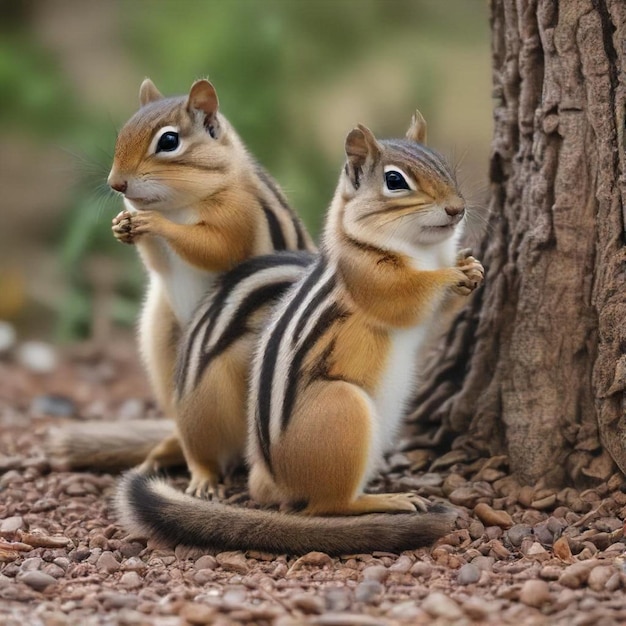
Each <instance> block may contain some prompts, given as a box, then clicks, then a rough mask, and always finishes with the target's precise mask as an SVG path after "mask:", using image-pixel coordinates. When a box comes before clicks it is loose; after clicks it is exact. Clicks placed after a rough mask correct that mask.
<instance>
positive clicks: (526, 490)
mask: <svg viewBox="0 0 626 626" xmlns="http://www.w3.org/2000/svg"><path fill="white" fill-rule="evenodd" d="M534 494H535V488H534V487H531V486H530V485H524V486H523V487H522V488H521V489H520V490H519V494H518V496H517V500H518V502H519V503H520V504H521V505H522V506H524V507H529V506H530V505H531V503H532V501H533V500H534Z"/></svg>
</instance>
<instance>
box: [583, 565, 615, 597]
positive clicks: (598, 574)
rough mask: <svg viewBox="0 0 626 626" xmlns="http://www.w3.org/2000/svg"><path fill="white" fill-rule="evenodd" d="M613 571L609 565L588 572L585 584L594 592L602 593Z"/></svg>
mask: <svg viewBox="0 0 626 626" xmlns="http://www.w3.org/2000/svg"><path fill="white" fill-rule="evenodd" d="M614 572H615V570H614V569H613V568H612V567H611V566H610V565H599V566H598V567H594V568H593V569H592V570H591V571H590V572H589V578H588V579H587V584H588V585H589V587H590V588H591V589H593V590H594V591H603V590H604V588H605V586H606V584H607V582H608V581H609V579H610V578H611V577H612V576H613V573H614Z"/></svg>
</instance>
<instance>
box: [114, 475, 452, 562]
mask: <svg viewBox="0 0 626 626" xmlns="http://www.w3.org/2000/svg"><path fill="white" fill-rule="evenodd" d="M116 508H117V513H118V515H119V518H120V521H121V523H122V524H123V525H124V527H125V528H126V529H127V530H129V531H130V532H132V533H133V534H137V535H141V536H148V537H153V538H156V539H158V540H160V541H162V542H163V543H166V544H168V545H171V546H174V545H177V544H184V545H191V546H200V547H206V548H213V549H218V550H261V551H264V552H272V553H278V554H283V553H288V554H305V553H307V552H311V551H319V552H325V553H327V554H335V555H337V554H351V553H360V552H373V551H375V550H383V551H387V552H401V551H402V550H409V549H413V548H417V547H419V546H424V545H429V544H431V543H432V542H433V541H434V540H435V539H437V538H439V537H441V536H442V535H444V534H446V533H447V532H449V531H450V530H451V528H452V526H453V521H454V519H455V518H456V513H455V512H454V511H453V510H452V509H450V508H446V507H444V506H441V505H437V506H434V507H433V508H432V509H431V511H429V512H428V513H398V514H384V513H376V514H368V515H361V516H354V517H352V516H345V517H343V516H342V517H308V516H304V515H302V516H300V515H289V514H283V513H275V512H272V511H264V510H256V509H246V508H243V507H237V506H230V505H225V504H220V503H218V502H215V501H208V500H200V499H198V498H192V497H191V496H186V495H184V494H182V493H180V492H179V491H177V490H175V489H174V488H172V487H170V486H169V485H168V484H167V483H165V482H164V481H163V480H160V479H156V478H148V477H146V476H143V475H141V474H139V473H137V472H128V473H127V474H126V475H125V476H124V477H123V478H122V479H121V482H120V484H119V487H118V492H117V501H116Z"/></svg>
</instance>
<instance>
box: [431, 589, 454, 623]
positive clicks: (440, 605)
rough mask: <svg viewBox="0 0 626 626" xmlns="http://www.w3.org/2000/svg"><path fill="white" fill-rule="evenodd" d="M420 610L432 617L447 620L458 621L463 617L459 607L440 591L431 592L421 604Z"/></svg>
mask: <svg viewBox="0 0 626 626" xmlns="http://www.w3.org/2000/svg"><path fill="white" fill-rule="evenodd" d="M422 609H424V611H426V612H427V613H429V614H430V615H432V616H433V617H443V618H444V619H448V620H458V619H461V617H463V611H462V610H461V607H459V605H458V604H457V603H456V602H455V601H454V600H453V599H452V598H449V597H448V596H446V595H445V594H444V593H441V592H440V591H433V592H432V593H430V594H429V595H428V596H426V598H425V599H424V601H423V602H422Z"/></svg>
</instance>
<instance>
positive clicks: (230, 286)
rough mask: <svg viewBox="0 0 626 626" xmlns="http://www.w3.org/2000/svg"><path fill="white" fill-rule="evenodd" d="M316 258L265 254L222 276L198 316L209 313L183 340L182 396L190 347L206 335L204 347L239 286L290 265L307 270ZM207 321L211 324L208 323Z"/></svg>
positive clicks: (180, 357) (180, 361) (179, 372)
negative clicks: (266, 270) (247, 280)
mask: <svg viewBox="0 0 626 626" xmlns="http://www.w3.org/2000/svg"><path fill="white" fill-rule="evenodd" d="M314 258H315V257H314V255H313V254H311V253H309V252H304V251H302V252H281V253H278V254H266V255H263V256H258V257H253V258H251V259H247V260H246V261H243V262H242V263H240V264H239V265H237V266H235V267H234V268H233V269H232V270H230V271H228V272H225V273H224V274H222V275H221V276H220V278H219V280H218V282H217V285H216V287H215V288H214V289H213V290H212V291H211V292H210V293H212V296H211V297H210V298H205V299H203V300H202V301H201V302H200V304H199V305H198V308H197V309H196V313H195V314H194V316H195V315H197V313H198V312H199V311H200V310H202V309H203V308H205V307H206V310H205V311H204V313H203V314H202V316H201V317H200V319H199V320H198V321H197V322H196V323H195V324H194V326H193V328H191V330H188V332H187V333H186V334H185V336H184V338H183V341H182V343H181V345H180V349H179V350H178V359H177V365H176V375H175V380H176V389H177V393H178V394H179V395H180V394H181V393H182V391H183V390H184V387H185V374H186V372H187V371H188V369H189V360H190V358H191V349H190V347H191V346H192V345H193V344H194V342H195V340H196V338H197V336H198V334H199V333H200V332H204V340H203V345H204V343H205V342H206V338H207V337H208V336H210V334H211V332H212V331H213V328H214V326H215V324H216V322H217V318H218V317H219V312H220V311H221V310H222V308H223V306H224V302H225V301H226V299H227V298H228V297H229V296H230V295H231V294H232V293H233V292H234V291H235V289H237V287H238V285H239V284H240V283H241V282H242V281H244V280H246V279H247V278H249V277H250V276H252V275H253V274H256V273H257V272H260V271H262V270H265V269H270V268H273V267H278V266H279V265H284V264H291V265H300V266H302V267H305V266H307V265H309V264H310V263H312V261H313V259H314ZM207 322H208V324H207Z"/></svg>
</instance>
